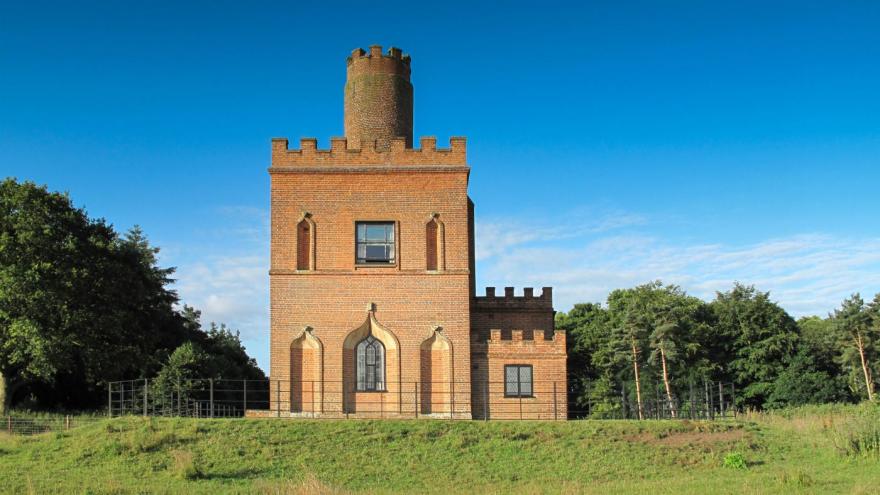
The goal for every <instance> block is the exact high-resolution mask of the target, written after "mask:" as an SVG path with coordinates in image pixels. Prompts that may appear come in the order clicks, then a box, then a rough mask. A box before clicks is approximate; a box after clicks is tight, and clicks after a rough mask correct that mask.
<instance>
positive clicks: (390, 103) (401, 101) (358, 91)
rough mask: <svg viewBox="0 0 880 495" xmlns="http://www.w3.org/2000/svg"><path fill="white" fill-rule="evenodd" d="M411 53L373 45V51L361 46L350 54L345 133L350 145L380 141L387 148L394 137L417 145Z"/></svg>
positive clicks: (408, 143)
mask: <svg viewBox="0 0 880 495" xmlns="http://www.w3.org/2000/svg"><path fill="white" fill-rule="evenodd" d="M409 64H410V58H409V55H403V53H402V52H401V50H400V49H399V48H393V47H392V48H390V49H388V53H387V54H384V55H383V54H382V47H381V46H378V45H373V46H371V47H370V51H369V53H367V52H365V51H364V50H362V49H360V48H357V49H355V50H354V51H352V52H351V56H350V57H348V75H347V80H346V82H345V137H346V138H347V139H348V142H349V146H351V147H360V145H359V143H360V142H362V141H376V147H377V148H378V149H383V148H387V147H388V146H389V145H390V142H391V139H392V138H404V139H405V140H406V147H407V148H411V147H412V145H413V87H412V84H411V83H410V82H409V74H410V68H409Z"/></svg>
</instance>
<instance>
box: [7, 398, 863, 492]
mask: <svg viewBox="0 0 880 495" xmlns="http://www.w3.org/2000/svg"><path fill="white" fill-rule="evenodd" d="M877 411H878V410H877V408H875V407H871V406H837V407H833V408H832V407H828V408H803V409H798V410H791V411H783V412H781V413H775V414H753V415H748V416H746V417H745V418H744V419H742V420H739V421H719V422H688V421H644V422H637V421H571V422H558V423H553V422H488V423H486V422H476V421H475V422H464V421H455V422H452V421H442V420H435V421H431V420H421V421H415V420H412V421H356V420H351V421H336V420H325V421H321V420H317V421H316V420H295V421H293V420H290V421H285V420H244V419H241V420H214V421H209V420H195V419H151V420H146V419H142V418H124V419H113V420H108V419H94V420H93V421H89V422H88V424H86V425H85V426H80V427H77V428H74V429H72V430H70V431H67V432H63V433H48V434H42V435H36V436H31V437H27V436H7V435H3V434H0V493H16V494H18V493H41V494H42V493H187V494H200V493H211V494H213V493H265V494H298V493H332V494H335V493H348V492H361V491H363V492H369V493H399V492H406V493H509V492H515V493H603V494H604V493H611V494H613V493H645V494H647V493H651V494H654V493H675V494H680V493H713V495H714V494H723V493H792V492H795V493H823V494H824V493H865V494H867V493H877V490H878V488H877V486H878V485H877V480H880V453H878V452H876V451H875V450H874V447H872V445H873V444H872V443H871V439H872V438H873V437H872V435H873V434H874V433H872V431H873V430H872V429H871V428H873V427H874V425H875V424H876V421H874V422H871V421H865V418H869V419H870V418H873V419H874V420H876V419H877V418H880V414H878V413H877ZM865 425H868V426H865ZM854 439H855V445H860V446H861V445H864V446H865V447H864V449H863V450H858V451H852V449H848V448H847V445H853V440H854ZM863 439H864V441H863ZM859 448H860V449H861V447H859ZM726 459H727V462H725V460H726ZM740 460H741V461H742V462H740ZM725 464H727V466H726V465H725ZM731 464H735V466H733V467H731Z"/></svg>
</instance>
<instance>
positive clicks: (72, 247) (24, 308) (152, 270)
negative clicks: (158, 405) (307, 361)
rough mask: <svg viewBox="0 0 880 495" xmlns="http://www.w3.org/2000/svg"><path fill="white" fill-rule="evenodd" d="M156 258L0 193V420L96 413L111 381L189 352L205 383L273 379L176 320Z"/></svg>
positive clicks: (104, 227)
mask: <svg viewBox="0 0 880 495" xmlns="http://www.w3.org/2000/svg"><path fill="white" fill-rule="evenodd" d="M158 251H159V250H158V249H157V248H155V247H153V246H151V245H150V244H149V242H148V241H147V239H146V237H145V236H144V234H143V232H142V231H141V230H140V229H139V228H137V227H135V228H134V229H132V230H130V231H129V232H127V233H125V234H124V235H120V234H118V233H117V232H116V231H115V230H114V229H113V227H112V226H111V225H109V224H108V223H107V222H105V221H104V220H103V219H91V218H89V217H88V215H87V214H86V212H85V211H84V210H82V209H81V208H77V207H75V206H74V205H73V204H72V202H71V200H70V198H69V197H68V196H67V195H65V194H59V193H53V192H49V191H48V190H46V188H45V187H39V186H36V185H34V184H32V183H28V182H24V183H19V182H17V181H15V180H14V179H6V180H4V181H2V182H0V414H2V413H3V412H5V411H6V410H7V409H8V408H9V407H10V405H11V404H12V403H13V402H19V403H22V402H24V403H26V404H27V405H28V406H33V407H42V408H59V407H60V408H80V409H81V408H90V407H96V406H97V405H99V404H101V403H102V401H103V400H106V395H105V394H106V387H105V385H104V382H105V381H108V380H119V379H127V378H132V377H138V376H141V377H144V376H154V375H156V374H158V373H160V372H161V371H162V370H163V368H165V367H167V366H169V365H170V363H179V361H180V359H177V360H176V361H175V360H172V359H171V358H173V357H174V356H175V355H176V356H178V358H180V357H181V356H182V354H185V353H187V352H188V350H191V351H193V352H192V358H191V359H190V361H191V362H189V363H188V366H189V367H190V368H194V369H196V370H197V371H196V372H197V373H200V374H201V376H204V377H206V378H207V377H212V376H213V377H216V378H221V377H223V378H248V379H258V378H264V375H263V373H262V371H260V369H259V368H258V367H257V366H256V362H255V361H254V360H253V359H251V358H250V357H248V356H247V354H246V353H245V350H244V347H243V346H242V344H241V340H240V339H239V336H238V334H237V332H233V331H231V330H229V329H227V328H225V327H223V326H220V327H218V326H216V325H214V324H211V326H210V327H209V328H208V329H207V330H206V329H203V328H202V325H201V323H200V321H199V313H198V311H196V310H194V309H192V308H190V307H186V306H184V307H183V308H182V309H179V301H178V297H177V294H176V293H175V292H174V291H173V290H172V289H170V287H169V286H170V284H171V283H172V282H173V280H172V278H171V277H172V275H173V273H174V270H173V269H172V268H162V267H159V266H158V263H157V258H156V256H157V254H158Z"/></svg>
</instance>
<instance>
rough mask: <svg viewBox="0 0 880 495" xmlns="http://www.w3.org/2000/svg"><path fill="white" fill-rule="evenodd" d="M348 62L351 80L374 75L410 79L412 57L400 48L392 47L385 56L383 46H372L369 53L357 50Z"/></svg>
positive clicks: (360, 49)
mask: <svg viewBox="0 0 880 495" xmlns="http://www.w3.org/2000/svg"><path fill="white" fill-rule="evenodd" d="M346 61H347V64H348V76H349V78H351V76H353V75H357V74H369V73H374V74H396V75H398V76H402V77H405V78H406V79H409V75H410V56H409V55H407V54H405V53H403V51H402V50H401V49H400V48H396V47H393V46H392V47H391V48H389V49H388V52H387V53H385V54H383V53H382V46H381V45H371V46H370V47H369V51H364V49H363V48H355V49H354V50H352V51H351V55H350V56H349V57H348V59H347V60H346Z"/></svg>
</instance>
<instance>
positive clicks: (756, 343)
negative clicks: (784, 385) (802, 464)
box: [710, 283, 798, 409]
mask: <svg viewBox="0 0 880 495" xmlns="http://www.w3.org/2000/svg"><path fill="white" fill-rule="evenodd" d="M710 306H711V308H712V311H713V313H714V315H715V322H716V323H715V327H716V332H715V333H716V335H715V338H717V339H723V340H724V341H725V345H724V346H723V347H719V348H716V351H717V352H718V353H717V354H715V355H714V356H713V357H714V359H716V360H717V363H716V364H717V365H718V368H719V369H720V370H722V373H723V372H728V373H729V376H730V377H731V378H732V379H733V381H734V383H735V384H736V387H737V390H738V391H739V395H738V397H737V401H738V402H739V405H742V406H746V407H752V408H756V409H758V408H762V407H763V406H764V403H765V402H766V401H767V399H768V398H769V397H770V394H771V393H772V392H773V389H774V383H775V382H776V380H777V378H779V376H780V374H781V373H782V372H783V371H784V370H785V369H786V368H787V367H788V365H789V363H790V362H791V359H792V358H793V357H794V353H795V351H796V346H797V342H798V329H797V324H796V323H795V321H794V319H793V318H792V317H791V316H789V314H788V313H786V312H785V310H784V309H782V308H781V307H780V306H779V305H777V304H776V303H774V302H773V301H771V300H770V293H768V292H759V291H758V290H756V289H755V287H754V286H746V285H742V284H740V283H736V284H735V285H734V287H733V289H731V290H730V291H728V292H719V293H717V295H716V298H715V300H714V301H712V303H710Z"/></svg>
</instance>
